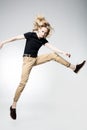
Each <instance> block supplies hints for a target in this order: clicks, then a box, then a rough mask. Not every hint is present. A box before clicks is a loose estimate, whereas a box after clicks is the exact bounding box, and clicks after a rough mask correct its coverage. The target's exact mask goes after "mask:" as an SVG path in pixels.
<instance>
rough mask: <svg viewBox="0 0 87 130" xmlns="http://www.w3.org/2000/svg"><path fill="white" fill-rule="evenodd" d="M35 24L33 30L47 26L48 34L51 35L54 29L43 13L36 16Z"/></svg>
mask: <svg viewBox="0 0 87 130" xmlns="http://www.w3.org/2000/svg"><path fill="white" fill-rule="evenodd" d="M33 25H34V27H33V31H38V29H39V28H41V27H46V28H47V30H48V32H47V36H49V35H50V34H51V32H52V30H53V28H52V27H51V25H50V23H49V22H48V21H47V20H46V19H45V17H43V16H41V15H39V16H37V17H36V19H35V21H34V23H33Z"/></svg>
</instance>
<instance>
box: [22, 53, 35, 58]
mask: <svg viewBox="0 0 87 130" xmlns="http://www.w3.org/2000/svg"><path fill="white" fill-rule="evenodd" d="M23 57H33V58H36V57H37V56H36V55H33V54H23Z"/></svg>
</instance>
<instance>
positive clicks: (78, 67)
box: [74, 60, 86, 73]
mask: <svg viewBox="0 0 87 130" xmlns="http://www.w3.org/2000/svg"><path fill="white" fill-rule="evenodd" d="M85 63H86V61H85V60H84V61H83V62H82V63H81V64H78V65H76V69H75V70H74V72H75V73H78V72H79V70H80V69H81V68H82V67H83V66H84V64H85Z"/></svg>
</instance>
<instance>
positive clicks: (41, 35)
mask: <svg viewBox="0 0 87 130" xmlns="http://www.w3.org/2000/svg"><path fill="white" fill-rule="evenodd" d="M47 34H48V29H47V28H46V27H41V28H39V29H38V36H39V38H46V37H47Z"/></svg>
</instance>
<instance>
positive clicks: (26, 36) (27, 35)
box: [24, 32, 32, 39]
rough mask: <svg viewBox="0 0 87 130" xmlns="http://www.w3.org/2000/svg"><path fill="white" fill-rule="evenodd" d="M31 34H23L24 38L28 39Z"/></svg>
mask: <svg viewBox="0 0 87 130" xmlns="http://www.w3.org/2000/svg"><path fill="white" fill-rule="evenodd" d="M31 34H32V33H31V32H27V33H24V37H25V38H26V39H28V38H29V37H30V36H31Z"/></svg>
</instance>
